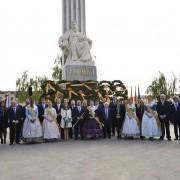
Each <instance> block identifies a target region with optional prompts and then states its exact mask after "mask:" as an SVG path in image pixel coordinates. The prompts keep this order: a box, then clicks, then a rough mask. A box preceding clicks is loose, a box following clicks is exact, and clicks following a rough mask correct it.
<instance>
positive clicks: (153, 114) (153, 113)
mask: <svg viewBox="0 0 180 180" xmlns="http://www.w3.org/2000/svg"><path fill="white" fill-rule="evenodd" d="M147 110H148V112H150V113H151V115H152V116H153V117H154V119H155V120H156V123H157V126H158V128H161V122H160V120H159V118H158V115H157V114H156V113H155V112H154V111H153V110H152V109H151V108H150V107H147Z"/></svg>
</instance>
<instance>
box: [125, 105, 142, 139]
mask: <svg viewBox="0 0 180 180" xmlns="http://www.w3.org/2000/svg"><path fill="white" fill-rule="evenodd" d="M135 112H136V107H135V106H134V104H132V105H130V104H128V105H127V107H126V115H125V121H124V125H123V129H122V135H124V136H126V137H135V136H139V135H140V130H139V127H138V123H139V122H138V118H137V116H136V113H135Z"/></svg>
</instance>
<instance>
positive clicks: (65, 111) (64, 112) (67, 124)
mask: <svg viewBox="0 0 180 180" xmlns="http://www.w3.org/2000/svg"><path fill="white" fill-rule="evenodd" d="M61 128H62V129H63V130H64V139H65V140H68V139H69V128H72V112H71V108H69V107H68V102H66V101H65V102H64V107H63V108H62V109H61Z"/></svg>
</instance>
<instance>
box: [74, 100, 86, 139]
mask: <svg viewBox="0 0 180 180" xmlns="http://www.w3.org/2000/svg"><path fill="white" fill-rule="evenodd" d="M83 113H84V109H83V108H82V105H81V101H80V100H77V106H76V107H75V109H74V113H72V114H74V115H73V124H74V125H75V126H74V135H75V139H76V140H77V139H78V137H79V133H80V135H81V139H83V122H82V121H83V117H82V115H83Z"/></svg>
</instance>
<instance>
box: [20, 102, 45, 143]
mask: <svg viewBox="0 0 180 180" xmlns="http://www.w3.org/2000/svg"><path fill="white" fill-rule="evenodd" d="M25 111H26V112H25V113H26V119H25V121H24V125H23V140H24V142H27V143H38V142H42V127H41V124H40V121H39V119H38V108H37V106H35V105H34V101H33V100H31V101H30V105H28V106H27V107H26V110H25Z"/></svg>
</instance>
